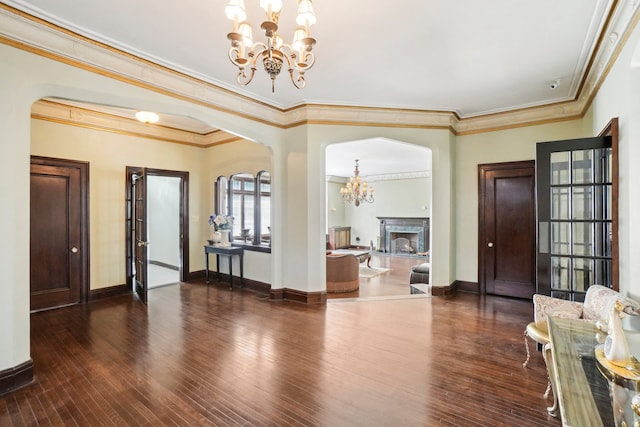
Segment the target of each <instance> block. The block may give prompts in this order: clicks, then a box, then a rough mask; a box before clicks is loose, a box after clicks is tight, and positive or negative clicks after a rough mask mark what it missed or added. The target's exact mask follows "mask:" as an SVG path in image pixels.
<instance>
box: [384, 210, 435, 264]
mask: <svg viewBox="0 0 640 427" xmlns="http://www.w3.org/2000/svg"><path fill="white" fill-rule="evenodd" d="M378 219H379V220H380V243H379V245H378V251H380V252H387V253H395V254H414V255H415V254H422V253H424V252H427V251H428V250H429V218H397V217H378Z"/></svg>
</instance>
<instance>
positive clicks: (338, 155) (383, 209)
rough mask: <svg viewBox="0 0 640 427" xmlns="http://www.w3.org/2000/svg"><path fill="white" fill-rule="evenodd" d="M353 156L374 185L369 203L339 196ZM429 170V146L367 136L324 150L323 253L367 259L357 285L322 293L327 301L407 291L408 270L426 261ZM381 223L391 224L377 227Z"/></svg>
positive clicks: (427, 250)
mask: <svg viewBox="0 0 640 427" xmlns="http://www.w3.org/2000/svg"><path fill="white" fill-rule="evenodd" d="M356 160H357V161H358V168H359V175H360V177H361V179H363V180H364V181H366V182H367V185H368V186H369V187H373V189H374V191H373V194H374V200H373V202H372V203H360V204H359V205H356V204H355V203H349V202H347V201H345V199H343V196H342V192H341V190H342V188H343V187H345V186H346V184H347V183H348V182H349V180H350V178H351V177H353V176H354V173H355V171H354V164H355V161H356ZM431 171H432V151H431V149H430V148H428V147H424V146H420V145H416V144H411V143H405V142H402V141H398V140H391V139H387V138H370V139H366V140H358V141H349V142H342V143H336V144H331V145H329V146H328V147H327V148H326V151H325V175H326V188H325V191H326V193H325V201H326V227H325V229H326V236H327V245H326V246H327V251H337V252H336V254H333V255H340V253H345V252H347V253H348V252H352V253H356V254H359V258H358V259H359V260H365V259H366V260H367V262H366V263H365V262H362V261H361V262H360V264H359V266H358V267H359V288H358V289H357V290H356V291H354V292H348V293H336V292H332V293H328V294H327V298H328V299H334V298H360V297H367V298H368V297H394V296H404V295H407V296H408V295H411V292H412V291H411V286H410V285H409V282H410V278H411V273H412V268H413V267H416V266H418V265H421V264H424V263H430V255H431V254H430V251H429V249H430V248H431V242H430V232H429V227H430V224H431V205H432V196H431V195H432V176H431ZM387 222H389V223H390V224H391V225H393V226H394V227H395V228H394V227H391V228H388V229H387V228H385V227H383V226H381V224H383V225H384V224H387ZM425 227H426V230H425ZM392 242H393V244H392ZM362 251H366V252H367V253H368V254H369V255H370V259H369V258H367V257H366V256H363V255H362ZM351 264H353V263H351ZM351 270H355V269H354V268H351ZM328 274H329V272H328V273H327V275H328ZM351 275H354V274H353V272H352V273H351ZM351 280H353V279H351Z"/></svg>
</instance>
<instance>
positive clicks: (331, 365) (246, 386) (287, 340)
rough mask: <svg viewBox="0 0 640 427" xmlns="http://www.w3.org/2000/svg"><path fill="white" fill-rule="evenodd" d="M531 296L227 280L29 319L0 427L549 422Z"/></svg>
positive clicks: (2, 400) (0, 405) (0, 409)
mask: <svg viewBox="0 0 640 427" xmlns="http://www.w3.org/2000/svg"><path fill="white" fill-rule="evenodd" d="M531 317H532V304H531V302H530V301H522V300H515V299H507V298H500V297H480V296H478V295H473V294H462V293H459V294H458V295H456V296H454V297H446V298H445V297H434V298H416V297H415V296H413V297H412V296H407V297H406V298H401V297H399V298H388V299H385V298H381V299H370V300H364V301H363V300H345V299H338V300H331V301H329V302H328V303H327V304H326V305H318V306H307V305H303V304H298V303H290V302H270V301H268V300H265V299H263V298H261V297H260V296H259V295H256V294H254V293H252V292H249V291H243V290H234V291H233V292H230V291H229V290H228V287H227V285H226V283H219V284H216V283H212V284H211V285H210V286H206V285H205V284H204V283H191V284H179V285H172V286H166V287H161V288H157V289H153V290H152V291H150V294H149V306H148V307H145V306H143V305H141V304H140V303H139V302H138V301H137V300H135V298H134V297H130V296H127V297H116V298H112V299H109V300H102V301H96V302H94V303H91V304H88V305H85V306H73V307H66V308H61V309H57V310H51V311H47V312H40V313H35V314H32V316H31V331H32V332H31V333H32V337H31V345H32V351H31V353H32V357H33V362H34V366H35V373H36V381H35V383H34V384H32V385H30V386H28V387H26V388H23V389H21V390H18V391H16V392H14V393H13V394H10V395H6V396H3V397H0V426H22V425H28V426H32V425H43V426H50V425H55V426H57V425H80V426H97V425H113V426H124V425H136V426H138V425H143V426H158V425H180V426H187V425H188V426H195V425H221V426H224V425H234V426H235V425H243V426H265V425H271V426H288V425H296V426H299V425H309V426H319V425H322V426H434V425H446V426H559V425H560V422H559V421H558V420H556V419H553V418H550V417H549V416H548V415H547V412H546V410H545V408H546V406H548V405H549V404H550V401H549V400H546V399H544V398H543V396H542V394H543V392H544V389H545V386H546V371H545V368H544V363H543V361H542V357H541V356H540V354H539V353H534V355H533V357H532V361H531V362H530V364H529V368H526V369H525V368H522V362H523V361H524V358H525V351H524V344H523V338H522V331H523V328H524V326H525V325H526V323H527V322H528V321H529V320H530V319H531Z"/></svg>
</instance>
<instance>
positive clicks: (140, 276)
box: [132, 168, 149, 304]
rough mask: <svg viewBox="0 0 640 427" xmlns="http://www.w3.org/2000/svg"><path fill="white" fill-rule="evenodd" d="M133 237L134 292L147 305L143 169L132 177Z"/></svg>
mask: <svg viewBox="0 0 640 427" xmlns="http://www.w3.org/2000/svg"><path fill="white" fill-rule="evenodd" d="M132 182H133V195H134V198H133V202H134V203H133V223H132V225H133V233H132V234H133V236H134V239H133V240H134V242H133V244H134V248H133V253H134V260H135V265H134V283H135V292H136V294H137V295H138V297H139V298H140V300H141V301H142V302H143V303H145V304H146V303H147V292H148V289H149V288H148V280H147V258H148V254H147V252H148V251H147V244H148V242H147V179H146V171H145V169H144V168H142V169H139V170H137V171H136V172H135V173H134V175H133V177H132Z"/></svg>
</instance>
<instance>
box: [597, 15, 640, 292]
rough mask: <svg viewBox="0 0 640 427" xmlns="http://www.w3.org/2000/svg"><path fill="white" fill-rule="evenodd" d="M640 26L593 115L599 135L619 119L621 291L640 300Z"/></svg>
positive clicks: (599, 92)
mask: <svg viewBox="0 0 640 427" xmlns="http://www.w3.org/2000/svg"><path fill="white" fill-rule="evenodd" d="M638 94H640V27H638V26H636V28H635V29H634V31H633V33H632V34H631V36H630V38H629V39H628V40H627V42H626V44H625V47H624V49H623V50H622V52H621V53H620V55H619V56H618V59H617V60H616V63H615V64H614V66H613V68H612V69H611V70H610V71H609V74H608V76H607V79H606V81H605V82H604V84H603V85H602V86H601V88H600V90H599V91H598V94H597V96H596V97H595V99H594V101H593V104H592V107H591V111H590V114H591V115H592V116H593V121H592V126H593V127H592V132H593V133H594V134H597V133H598V132H600V131H601V130H602V129H603V128H604V127H605V126H606V125H607V123H608V122H609V121H610V120H611V119H612V118H614V117H618V118H619V126H620V140H619V147H620V159H619V166H620V168H619V183H620V188H619V197H618V200H619V233H618V234H619V239H620V290H621V291H622V292H623V293H626V294H629V295H631V296H633V297H634V298H636V299H640V282H639V281H638V277H640V263H638V259H640V239H638V236H640V191H639V190H638V183H640V167H638V165H640V144H639V143H638V142H639V141H640V97H639V96H638Z"/></svg>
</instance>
